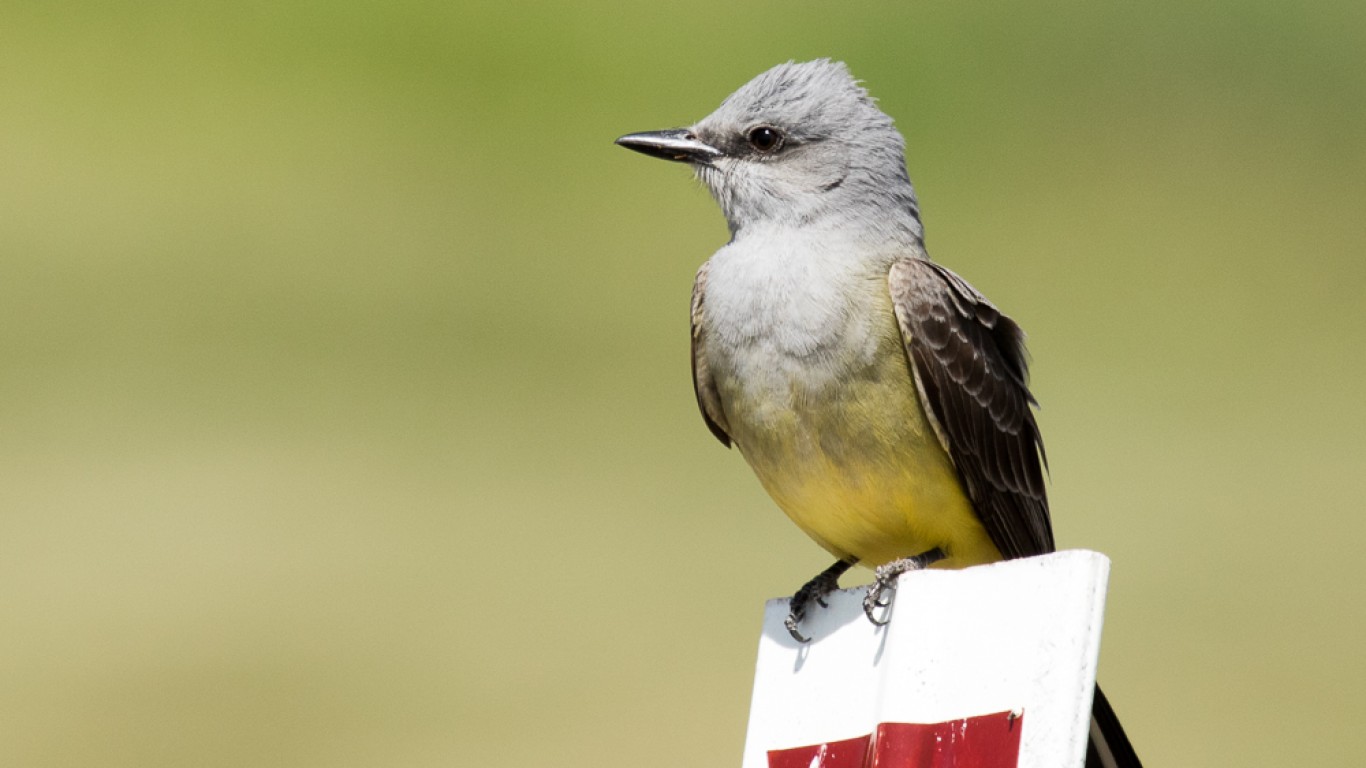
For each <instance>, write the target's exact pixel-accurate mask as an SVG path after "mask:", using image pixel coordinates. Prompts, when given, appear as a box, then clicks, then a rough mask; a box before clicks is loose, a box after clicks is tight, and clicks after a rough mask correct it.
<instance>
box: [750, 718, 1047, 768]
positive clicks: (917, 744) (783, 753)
mask: <svg viewBox="0 0 1366 768" xmlns="http://www.w3.org/2000/svg"><path fill="white" fill-rule="evenodd" d="M1022 720H1023V716H1022V715H1014V714H1012V713H1010V712H1008V711H1007V712H997V713H994V714H990V715H978V716H977V717H965V718H963V719H961V720H947V721H944V722H942V723H880V724H879V725H878V727H877V731H876V732H875V733H873V734H869V735H867V736H858V737H856V738H852V739H844V740H842V741H831V742H827V743H825V744H812V745H810V746H805V747H793V748H791V749H771V750H769V751H768V768H1016V766H1017V765H1019V761H1020V731H1021V730H1022V728H1023V725H1024V723H1023V722H1022Z"/></svg>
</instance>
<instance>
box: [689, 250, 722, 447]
mask: <svg viewBox="0 0 1366 768" xmlns="http://www.w3.org/2000/svg"><path fill="white" fill-rule="evenodd" d="M706 291H707V265H706V264H705V263H704V264H703V265H702V267H701V269H698V270H697V279H696V280H694V281H693V284H692V387H693V392H694V393H696V394H697V407H698V409H699V410H701V411H702V419H703V420H704V421H706V422H707V429H710V430H711V433H712V434H713V435H716V439H717V440H720V441H721V444H722V445H724V446H726V447H727V448H729V447H730V435H729V434H727V429H728V426H727V424H726V414H725V412H724V411H722V410H721V398H720V396H719V395H717V394H716V383H715V382H714V381H712V378H711V371H709V370H707V355H706V347H705V344H706V339H704V338H703V336H702V303H703V300H704V298H705V296H706Z"/></svg>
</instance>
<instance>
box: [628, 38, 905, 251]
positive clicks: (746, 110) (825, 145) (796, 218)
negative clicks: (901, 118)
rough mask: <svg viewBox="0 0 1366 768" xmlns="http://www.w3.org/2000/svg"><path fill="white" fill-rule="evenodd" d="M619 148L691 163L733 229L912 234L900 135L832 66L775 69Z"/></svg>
mask: <svg viewBox="0 0 1366 768" xmlns="http://www.w3.org/2000/svg"><path fill="white" fill-rule="evenodd" d="M617 143H618V144H620V145H622V146H624V147H627V148H628V149H633V150H636V151H638V152H643V153H645V154H647V155H651V156H654V157H660V158H664V159H666V160H675V161H679V162H686V163H688V164H690V165H691V166H692V167H693V168H694V170H695V171H696V173H697V176H698V178H699V179H701V180H702V182H703V183H704V184H706V186H707V188H708V189H710V190H711V193H712V195H713V196H714V197H715V198H716V201H717V202H718V203H719V204H720V205H721V209H722V211H723V212H724V213H725V215H726V220H727V221H728V222H729V223H730V228H731V231H732V232H733V233H737V232H739V231H741V230H743V229H744V228H745V227H747V226H750V225H754V224H758V223H779V224H783V225H787V224H793V225H798V226H802V225H808V224H813V223H822V222H831V223H834V224H837V225H838V224H845V223H847V222H848V220H850V219H854V220H857V219H867V220H868V222H867V223H868V224H869V225H870V226H873V225H875V226H877V227H879V228H888V227H894V228H896V227H899V228H902V229H907V230H912V231H911V232H910V234H913V235H914V236H915V237H917V238H919V236H920V222H919V217H918V213H919V212H918V209H917V205H916V200H915V192H914V190H913V188H912V187H911V182H910V179H909V178H908V177H907V174H906V161H905V157H904V153H905V144H904V142H903V140H902V138H901V134H900V133H898V132H897V130H896V127H895V126H894V125H893V123H892V119H891V118H890V117H888V116H887V115H886V114H884V113H883V112H882V111H881V110H880V109H878V107H877V105H876V104H875V103H874V102H873V99H872V98H871V97H870V96H869V95H868V92H867V91H866V90H864V89H863V87H862V86H861V85H859V83H858V81H856V80H854V78H853V76H852V75H850V73H849V70H848V68H847V67H845V65H844V64H843V63H840V62H833V61H830V60H829V59H819V60H817V61H810V62H805V63H801V64H796V63H792V62H788V63H786V64H779V65H778V66H776V67H774V68H773V69H770V70H768V71H767V72H764V73H763V74H761V75H759V76H758V77H756V78H754V79H753V80H751V81H749V82H748V83H746V84H745V85H744V86H743V87H741V88H740V90H738V91H736V92H735V93H733V94H731V95H730V97H729V98H727V99H726V100H725V102H723V103H722V104H721V106H720V107H719V108H717V110H716V111H715V112H713V113H712V114H710V115H708V116H707V117H705V118H703V119H702V120H701V121H699V122H698V123H697V124H695V125H693V126H692V127H689V128H678V129H674V130H668V131H652V132H647V133H633V134H630V135H627V136H623V137H621V138H620V139H617Z"/></svg>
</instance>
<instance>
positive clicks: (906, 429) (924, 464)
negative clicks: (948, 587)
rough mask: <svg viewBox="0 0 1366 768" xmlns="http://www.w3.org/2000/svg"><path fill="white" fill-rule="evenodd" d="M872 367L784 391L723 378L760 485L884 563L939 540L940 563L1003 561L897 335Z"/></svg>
mask: <svg viewBox="0 0 1366 768" xmlns="http://www.w3.org/2000/svg"><path fill="white" fill-rule="evenodd" d="M889 341H891V342H894V346H891V348H890V349H886V350H884V354H880V355H878V359H879V360H881V361H882V362H881V363H879V364H878V365H877V366H875V367H872V368H867V369H862V370H857V371H856V373H855V375H851V376H848V377H842V378H840V379H839V380H837V381H833V382H829V381H828V382H827V383H825V384H823V385H817V386H811V385H809V382H807V381H805V380H804V379H803V377H801V376H794V377H792V378H791V382H790V383H789V384H788V385H787V391H786V392H785V393H784V392H778V391H775V390H774V388H773V387H771V386H770V387H768V388H767V389H763V390H758V389H756V388H754V387H746V386H741V385H740V383H739V382H735V381H731V382H728V383H727V384H729V386H728V385H726V384H723V385H722V396H723V398H724V399H725V400H728V401H729V402H727V403H726V405H727V408H726V412H727V414H728V417H729V418H730V427H731V431H732V438H734V440H735V444H736V445H737V447H739V449H740V451H741V452H742V453H743V454H744V456H745V459H746V461H748V462H749V464H750V466H751V467H752V468H753V469H754V472H755V474H757V475H758V477H759V480H760V482H762V483H763V485H764V488H765V489H766V490H767V491H768V493H769V494H770V495H771V496H772V497H773V499H774V500H775V501H776V502H777V503H778V506H779V507H780V508H782V510H783V511H784V512H786V513H787V515H788V517H790V518H791V519H792V521H793V522H794V523H796V524H797V525H798V526H799V527H800V528H801V529H802V530H803V531H805V532H806V533H807V535H809V536H810V537H811V538H812V539H814V540H815V541H816V542H817V543H819V544H820V545H821V546H822V547H824V548H825V549H826V550H828V551H829V552H830V553H831V554H833V555H835V556H836V557H838V558H841V559H845V558H849V557H855V558H858V561H859V563H860V564H862V565H865V566H870V567H871V566H877V565H881V564H883V563H886V562H888V561H890V560H895V559H897V558H901V557H907V556H910V555H917V554H920V553H922V552H926V551H929V550H931V549H933V548H935V547H939V548H940V549H942V550H943V551H944V552H945V553H946V554H947V557H946V559H944V560H943V561H940V562H939V563H938V564H937V566H936V567H944V568H962V567H966V566H969V565H978V564H982V563H988V562H994V561H997V560H1000V559H1001V555H1000V552H999V551H997V549H996V547H995V546H994V545H993V544H992V542H991V539H990V537H989V536H988V535H987V532H986V530H985V529H984V528H983V527H982V524H981V522H980V521H979V520H978V518H977V515H976V513H975V512H974V511H973V509H972V504H971V503H970V502H969V501H968V498H967V496H966V494H965V493H964V491H963V488H962V485H961V483H960V481H959V479H958V475H957V472H956V470H955V469H954V467H953V464H952V462H951V461H950V460H949V457H948V455H947V454H946V453H945V452H944V450H943V447H942V446H941V445H940V443H939V440H938V438H937V437H936V436H935V433H934V431H933V428H932V427H931V426H930V424H929V422H928V420H927V419H926V417H925V412H924V410H923V409H922V407H921V404H920V400H919V397H918V395H917V392H916V388H915V384H914V380H913V379H912V378H911V372H910V366H909V363H908V362H907V361H906V358H905V355H904V352H902V351H901V346H900V339H899V337H896V338H895V339H889Z"/></svg>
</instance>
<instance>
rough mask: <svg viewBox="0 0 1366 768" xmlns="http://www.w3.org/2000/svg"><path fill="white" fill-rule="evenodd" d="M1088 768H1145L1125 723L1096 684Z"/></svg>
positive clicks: (1087, 752)
mask: <svg viewBox="0 0 1366 768" xmlns="http://www.w3.org/2000/svg"><path fill="white" fill-rule="evenodd" d="M1086 768H1143V763H1142V762H1141V761H1140V760H1139V759H1138V755H1137V754H1136V753H1135V752H1134V747H1133V745H1132V744H1130V743H1129V737H1128V736H1127V735H1125V733H1124V726H1122V725H1120V724H1119V718H1118V717H1116V716H1115V711H1114V710H1113V709H1111V708H1110V701H1109V700H1108V699H1106V698H1105V694H1103V693H1101V692H1100V686H1099V685H1097V686H1096V695H1095V698H1093V699H1092V700H1091V739H1090V743H1088V744H1087V745H1086Z"/></svg>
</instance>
